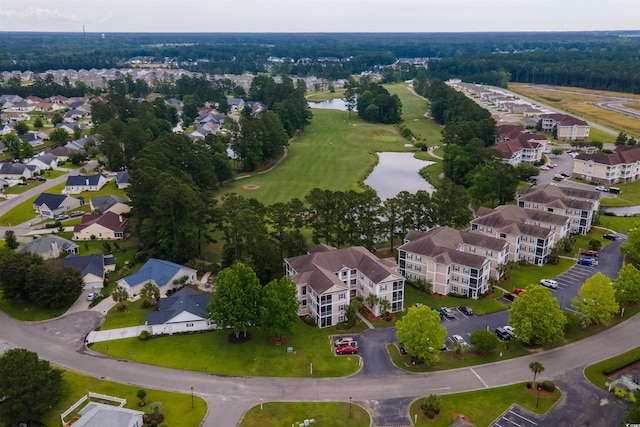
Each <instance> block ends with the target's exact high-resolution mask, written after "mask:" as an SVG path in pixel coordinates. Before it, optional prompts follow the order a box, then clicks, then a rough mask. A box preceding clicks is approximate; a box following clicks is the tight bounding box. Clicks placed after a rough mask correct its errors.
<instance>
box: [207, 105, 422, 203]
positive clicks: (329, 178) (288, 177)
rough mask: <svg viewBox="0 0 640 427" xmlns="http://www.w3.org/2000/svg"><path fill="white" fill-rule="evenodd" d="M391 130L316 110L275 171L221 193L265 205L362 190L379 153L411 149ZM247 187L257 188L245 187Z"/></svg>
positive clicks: (344, 114) (231, 185)
mask: <svg viewBox="0 0 640 427" xmlns="http://www.w3.org/2000/svg"><path fill="white" fill-rule="evenodd" d="M406 142H407V141H406V139H404V138H402V137H401V136H400V135H399V134H398V132H397V130H396V129H395V127H394V126H392V125H381V124H372V123H367V122H364V121H361V120H359V119H358V118H357V116H356V115H355V114H352V115H351V119H350V120H349V119H348V113H347V112H346V111H337V110H320V109H318V110H314V111H313V123H312V124H311V125H309V126H307V127H306V128H305V131H304V132H303V133H302V134H301V135H300V136H299V137H298V138H296V139H295V140H294V141H293V142H292V143H291V144H290V146H289V155H288V156H287V158H286V159H284V160H283V161H282V163H280V165H278V167H277V168H275V169H274V170H271V171H269V172H267V173H265V174H262V175H253V176H251V177H250V178H246V179H238V180H236V181H234V182H231V183H229V184H225V185H224V186H222V187H221V189H220V194H225V193H230V192H235V193H238V194H241V195H243V196H245V197H253V198H256V199H258V200H260V201H261V202H262V203H264V204H266V205H270V204H273V203H275V202H288V201H289V200H291V198H293V197H297V198H300V199H304V197H305V196H306V195H307V194H308V193H309V191H311V190H312V189H313V188H316V187H318V188H321V189H331V190H333V191H347V190H360V186H359V185H358V183H359V182H360V181H362V180H364V179H365V178H366V175H367V174H368V173H369V171H370V168H371V165H373V164H374V163H375V161H376V159H375V154H374V153H375V152H377V151H410V150H408V149H406V148H405V147H404V144H405V143H406ZM248 184H253V185H257V186H259V188H258V189H255V190H247V189H245V188H243V187H244V186H246V185H248Z"/></svg>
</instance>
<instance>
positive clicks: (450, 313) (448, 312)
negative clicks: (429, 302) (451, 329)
mask: <svg viewBox="0 0 640 427" xmlns="http://www.w3.org/2000/svg"><path fill="white" fill-rule="evenodd" d="M440 311H442V314H444V317H448V318H449V319H451V318H452V317H456V315H455V314H454V312H453V310H451V309H450V308H448V307H442V308H441V309H440Z"/></svg>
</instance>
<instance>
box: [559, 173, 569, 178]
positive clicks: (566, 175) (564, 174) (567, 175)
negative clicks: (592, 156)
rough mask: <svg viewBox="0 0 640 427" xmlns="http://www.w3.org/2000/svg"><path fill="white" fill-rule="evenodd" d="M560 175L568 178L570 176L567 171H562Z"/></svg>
mask: <svg viewBox="0 0 640 427" xmlns="http://www.w3.org/2000/svg"><path fill="white" fill-rule="evenodd" d="M560 175H562V176H563V177H565V178H569V177H570V176H571V175H569V174H568V173H564V172H562V173H561V174H560Z"/></svg>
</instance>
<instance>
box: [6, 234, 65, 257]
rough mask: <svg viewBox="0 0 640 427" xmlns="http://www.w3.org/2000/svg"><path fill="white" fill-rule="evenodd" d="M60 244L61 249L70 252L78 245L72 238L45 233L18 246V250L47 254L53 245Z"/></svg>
mask: <svg viewBox="0 0 640 427" xmlns="http://www.w3.org/2000/svg"><path fill="white" fill-rule="evenodd" d="M54 244H55V245H58V248H60V250H63V251H66V252H69V251H71V250H72V249H74V248H77V247H78V245H76V244H75V243H73V242H72V241H70V240H67V239H63V238H62V237H59V236H56V235H54V234H45V235H44V236H35V237H34V239H33V240H31V241H29V242H27V243H25V244H24V245H22V246H18V248H17V249H16V252H31V253H32V254H38V255H41V254H46V253H48V252H51V248H52V247H53V245H54Z"/></svg>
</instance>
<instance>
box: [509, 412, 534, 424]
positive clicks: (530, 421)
mask: <svg viewBox="0 0 640 427" xmlns="http://www.w3.org/2000/svg"><path fill="white" fill-rule="evenodd" d="M509 412H511V413H512V414H514V415H516V416H518V417H520V418H522V419H523V420H525V421H527V422H529V423H531V424H533V425H534V426H537V425H538V423H536V422H535V421H533V420H530V419H529V418H526V417H523V416H522V415H520V414H518V413H517V412H513V411H509Z"/></svg>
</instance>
